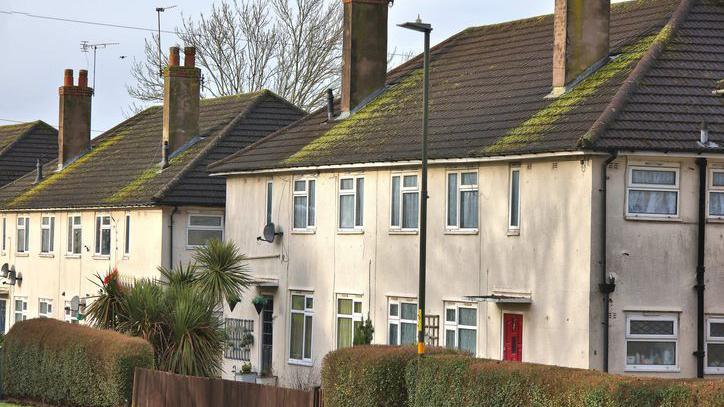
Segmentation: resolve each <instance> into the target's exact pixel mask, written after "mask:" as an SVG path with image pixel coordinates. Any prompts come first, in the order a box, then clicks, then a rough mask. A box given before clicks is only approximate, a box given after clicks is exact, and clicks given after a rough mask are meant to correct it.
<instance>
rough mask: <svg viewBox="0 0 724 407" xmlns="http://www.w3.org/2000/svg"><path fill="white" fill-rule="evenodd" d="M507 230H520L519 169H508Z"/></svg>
mask: <svg viewBox="0 0 724 407" xmlns="http://www.w3.org/2000/svg"><path fill="white" fill-rule="evenodd" d="M508 201H509V205H508V229H509V230H519V229H520V167H519V166H515V167H510V191H509V194H508Z"/></svg>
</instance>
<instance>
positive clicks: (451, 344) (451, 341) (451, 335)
mask: <svg viewBox="0 0 724 407" xmlns="http://www.w3.org/2000/svg"><path fill="white" fill-rule="evenodd" d="M445 347H446V348H448V349H455V330H454V329H446V330H445Z"/></svg>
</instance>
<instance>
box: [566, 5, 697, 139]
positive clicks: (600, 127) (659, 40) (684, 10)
mask: <svg viewBox="0 0 724 407" xmlns="http://www.w3.org/2000/svg"><path fill="white" fill-rule="evenodd" d="M696 1H697V0H681V2H680V3H679V6H678V7H677V8H676V10H674V12H673V13H672V14H671V17H670V18H669V21H668V22H667V23H666V24H665V25H664V27H662V28H661V30H659V33H658V35H657V36H656V38H655V39H654V41H653V43H652V44H651V45H650V46H649V48H648V50H647V51H646V52H645V53H644V55H643V56H642V57H641V59H640V60H639V61H638V62H637V63H636V66H635V67H634V69H633V70H632V71H631V73H630V74H629V75H628V77H627V78H626V79H625V80H624V82H623V84H622V85H621V86H620V87H619V88H618V90H617V91H616V94H615V95H614V97H613V98H612V99H611V101H610V102H609V103H608V105H606V108H604V110H603V112H601V114H600V115H599V116H598V118H597V119H596V121H595V122H594V123H593V124H592V125H591V128H590V129H589V130H588V131H587V132H586V133H585V134H584V135H582V136H581V137H580V138H579V139H578V142H577V145H578V147H579V148H586V147H593V145H594V144H595V142H596V141H597V140H598V139H599V138H600V137H601V135H602V134H603V133H604V132H605V131H606V130H607V129H608V127H609V126H610V125H611V124H612V123H613V122H614V121H615V120H616V118H617V117H618V115H619V114H620V113H621V111H622V110H623V108H624V107H625V106H626V104H627V102H628V99H629V97H630V96H631V95H632V94H633V93H634V92H635V91H636V89H637V88H638V85H639V82H640V81H641V80H642V79H643V78H644V76H646V74H647V73H648V72H649V70H650V69H651V67H652V66H653V64H654V62H655V61H656V60H657V59H658V58H659V56H661V53H662V52H663V51H664V49H665V48H666V46H668V45H669V43H670V42H671V39H672V38H673V37H674V35H675V34H676V33H677V32H678V30H679V28H680V27H681V24H682V23H683V22H684V21H685V20H686V18H687V17H688V15H689V11H691V8H692V6H693V5H694V3H696Z"/></svg>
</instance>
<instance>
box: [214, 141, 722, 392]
mask: <svg viewBox="0 0 724 407" xmlns="http://www.w3.org/2000/svg"><path fill="white" fill-rule="evenodd" d="M605 158H606V157H605V156H602V155H580V156H576V155H571V156H557V157H548V158H539V159H525V160H518V161H498V162H486V163H474V164H468V165H464V164H461V165H445V166H442V165H435V166H433V167H432V168H431V170H430V179H429V185H430V187H429V188H430V199H429V212H428V214H429V215H428V216H429V218H428V219H429V224H428V225H429V226H428V228H429V229H428V230H429V232H428V233H429V235H428V236H429V241H428V266H427V270H428V272H427V276H428V280H427V314H428V315H436V316H439V317H440V320H439V329H440V331H439V342H438V343H439V345H441V346H446V345H449V344H448V343H447V342H448V340H447V339H446V335H445V331H446V329H450V330H453V331H454V330H455V329H459V328H460V326H459V325H458V326H456V325H455V324H447V323H446V322H445V315H446V310H447V309H448V308H453V307H457V306H462V307H470V308H472V309H474V310H475V314H476V315H475V317H476V322H475V326H474V327H470V326H466V327H463V328H464V329H474V330H475V354H476V355H477V356H479V357H485V358H493V359H502V358H503V356H504V355H503V354H504V351H503V314H507V313H512V314H521V315H522V318H523V329H522V361H524V362H535V363H544V364H552V365H560V366H569V367H578V368H593V369H602V367H603V359H602V351H603V349H602V346H603V336H602V335H603V331H602V322H603V320H602V318H601V316H602V314H603V310H602V295H601V294H600V292H599V283H601V265H600V264H601V263H600V260H601V259H600V257H601V256H600V247H601V246H600V245H601V228H600V225H601V221H600V210H601V188H600V187H601V185H600V178H601V171H602V167H601V166H602V164H603V162H604V160H605ZM709 167H710V173H709V174H710V178H711V175H712V174H713V173H712V172H711V171H715V168H717V167H721V168H723V171H724V162H720V163H717V162H715V161H711V160H710V163H709ZM512 169H517V170H519V171H520V228H519V229H518V230H516V229H513V228H510V227H509V219H510V218H509V214H510V213H509V209H510V208H509V205H510V185H511V181H510V180H511V170H512ZM633 169H642V170H644V171H645V170H651V171H659V170H662V171H665V172H666V171H673V173H674V174H675V178H676V183H675V185H673V186H663V187H662V186H654V187H653V189H652V190H664V191H666V192H669V193H670V192H674V193H675V194H676V198H675V199H676V207H677V209H676V211H677V213H676V214H673V215H670V216H646V215H642V214H632V213H627V211H626V209H627V191H628V189H627V188H629V187H631V188H632V189H633V190H647V189H646V188H652V187H651V186H648V187H641V186H640V185H638V186H637V185H633V184H632V183H631V181H630V179H629V178H627V177H630V174H631V170H633ZM450 171H463V172H465V171H468V172H476V173H477V175H478V186H477V196H478V201H479V204H478V211H477V212H478V228H476V229H474V230H465V231H463V230H454V229H450V228H448V227H447V226H446V196H445V191H446V186H447V183H446V179H447V174H448V173H449V172H450ZM404 174H418V172H417V170H415V169H410V170H409V171H408V170H407V169H405V168H404V167H403V168H385V169H368V170H360V171H359V172H331V171H323V172H317V173H294V174H292V173H277V174H258V175H255V174H247V175H235V176H229V178H228V183H227V196H228V199H227V213H231V214H242V213H243V214H244V216H229V217H228V218H227V222H226V231H227V238H229V239H232V240H234V241H235V242H236V243H237V244H238V245H239V246H240V247H241V248H242V250H243V251H244V252H245V253H247V255H248V256H249V263H250V266H251V269H252V270H253V273H254V275H255V276H256V277H258V278H260V279H263V280H265V281H266V283H265V284H261V285H260V286H259V287H257V288H255V289H253V290H250V291H249V292H247V293H245V295H244V299H243V300H242V303H240V304H239V305H238V306H237V308H235V310H234V312H230V311H229V310H228V309H227V310H226V312H227V315H228V316H230V317H233V318H241V319H248V320H252V321H254V332H255V343H254V344H253V345H252V346H251V348H250V351H251V352H250V358H249V359H250V362H251V363H252V365H253V367H254V369H255V370H258V369H259V366H260V364H261V352H260V349H261V337H260V336H259V335H258V332H259V329H260V328H259V327H260V325H259V323H260V317H259V316H257V313H256V311H255V310H254V307H253V306H252V304H251V298H253V297H254V296H255V295H258V294H265V295H269V296H271V297H272V298H273V301H274V307H273V324H272V325H273V335H272V336H273V347H272V373H273V374H274V375H276V376H278V380H279V383H281V384H283V385H296V384H297V383H304V382H308V381H315V380H318V374H319V373H318V372H319V367H320V364H321V360H322V358H323V357H324V355H325V354H326V353H327V352H329V351H331V350H334V349H336V347H337V334H338V333H337V318H338V317H339V315H338V313H337V305H338V304H337V300H338V299H339V298H353V299H355V300H356V301H360V302H361V305H362V313H361V314H362V315H363V316H364V317H366V316H367V315H369V316H370V318H371V319H372V321H373V323H374V327H375V334H374V343H378V344H383V343H388V342H389V340H390V324H391V323H392V324H394V325H398V324H400V322H401V321H400V317H391V316H390V315H389V313H390V304H391V303H393V304H394V303H398V302H400V301H403V302H404V301H408V302H410V303H415V302H416V301H415V300H416V297H417V286H418V280H417V278H418V271H417V270H418V268H417V267H418V257H417V256H418V238H419V236H418V234H417V232H416V231H399V230H394V229H391V227H390V213H391V210H390V205H391V198H390V196H391V192H390V191H391V179H392V177H393V176H395V175H404ZM348 177H364V222H363V223H364V224H363V226H362V227H361V228H358V229H356V230H341V229H339V227H338V226H339V223H338V219H339V218H338V216H339V182H340V179H341V178H348ZM665 178H666V176H665ZM302 179H313V180H315V183H316V188H315V189H316V191H315V192H316V194H315V201H316V226H315V227H314V228H309V229H307V230H294V229H293V228H292V227H291V225H292V222H293V185H294V184H293V182H294V181H296V180H302ZM269 183H271V185H272V190H273V192H272V195H271V197H272V199H271V209H272V214H271V217H272V220H273V222H274V223H275V224H276V225H277V228H278V230H280V231H282V232H283V233H284V235H283V236H281V237H277V239H276V240H275V242H274V243H271V244H270V243H266V242H263V241H259V240H258V239H257V237H258V236H260V235H261V232H262V228H263V226H264V224H265V222H266V207H267V205H266V204H267V198H266V192H267V188H268V185H269ZM607 186H608V189H609V191H608V200H607V202H608V227H607V231H608V249H607V260H608V267H607V268H608V272H609V275H611V276H614V277H615V278H616V283H617V288H616V291H615V292H614V293H613V294H612V296H611V302H610V304H611V307H610V314H609V322H610V326H611V328H610V333H609V339H610V348H609V349H610V357H609V361H610V371H611V372H614V373H627V372H634V373H636V374H653V375H657V376H663V377H695V376H696V358H695V357H694V356H692V352H694V351H695V350H696V335H697V328H696V291H695V290H694V289H693V286H694V284H695V271H696V247H697V234H696V228H697V225H696V217H697V210H698V208H697V202H698V195H697V188H698V176H697V172H696V165H695V162H694V158H685V157H680V158H677V157H671V156H663V155H659V156H656V155H651V156H621V157H619V158H618V159H616V160H615V161H614V162H613V163H612V164H610V166H609V170H608V183H607ZM715 188H716V187H713V186H711V183H710V188H709V189H711V192H712V193H716V190H715ZM632 193H636V192H632ZM719 222H720V220H719V219H714V218H711V219H709V221H708V224H707V252H706V262H707V264H706V265H707V273H706V276H707V277H706V282H707V287H706V302H705V304H706V308H705V313H706V318H707V321H708V322H712V323H716V322H717V321H719V322H722V321H721V319H717V318H719V317H721V316H723V315H724V270H723V268H724V260H721V259H724V256H723V255H724V253H722V252H721V251H722V250H723V249H724V247H723V246H722V244H721V241H722V239H724V224H721V223H719ZM294 294H303V295H306V296H309V297H311V298H313V306H312V307H311V308H309V309H306V310H304V311H302V312H303V313H304V315H305V316H308V317H311V321H312V323H311V325H312V329H311V355H309V356H310V357H308V358H304V357H303V358H302V359H303V360H296V359H292V358H290V340H291V339H290V337H291V321H290V314H291V304H290V301H291V296H292V295H294ZM484 295H506V296H509V297H514V298H529V299H530V303H529V304H510V303H501V302H497V303H496V302H477V301H472V300H471V298H470V297H474V296H484ZM458 315H459V314H458ZM467 315H468V316H469V315H470V314H469V313H468V314H467ZM343 317H344V316H343ZM355 317H358V316H357V315H355ZM402 322H403V323H404V321H402ZM410 322H411V323H413V324H414V322H415V321H414V320H413V321H410ZM632 327H633V329H632ZM398 329H400V328H398ZM707 332H708V331H707ZM468 333H469V332H468ZM398 337H399V333H398ZM718 342H719V343H721V342H724V338H715V337H712V336H708V339H707V346H708V348H709V354H710V356H709V357H710V358H712V361H711V362H710V363H708V366H709V367H708V368H707V374H720V373H724V371H722V370H721V369H719V368H717V367H715V366H713V365H716V364H719V363H721V361H722V348H724V344H718ZM458 345H459V343H458ZM715 359H716V360H715ZM242 363H243V361H239V360H230V359H227V360H226V361H225V376H226V377H229V378H231V377H233V371H234V370H235V369H238V368H240V366H241V364H242Z"/></svg>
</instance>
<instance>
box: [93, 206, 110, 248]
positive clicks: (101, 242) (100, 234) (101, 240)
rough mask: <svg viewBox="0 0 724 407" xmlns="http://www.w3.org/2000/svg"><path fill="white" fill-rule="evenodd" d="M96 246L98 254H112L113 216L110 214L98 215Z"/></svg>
mask: <svg viewBox="0 0 724 407" xmlns="http://www.w3.org/2000/svg"><path fill="white" fill-rule="evenodd" d="M95 238H96V247H95V254H96V255H97V256H110V255H111V217H110V215H97V216H96V236H95Z"/></svg>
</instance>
